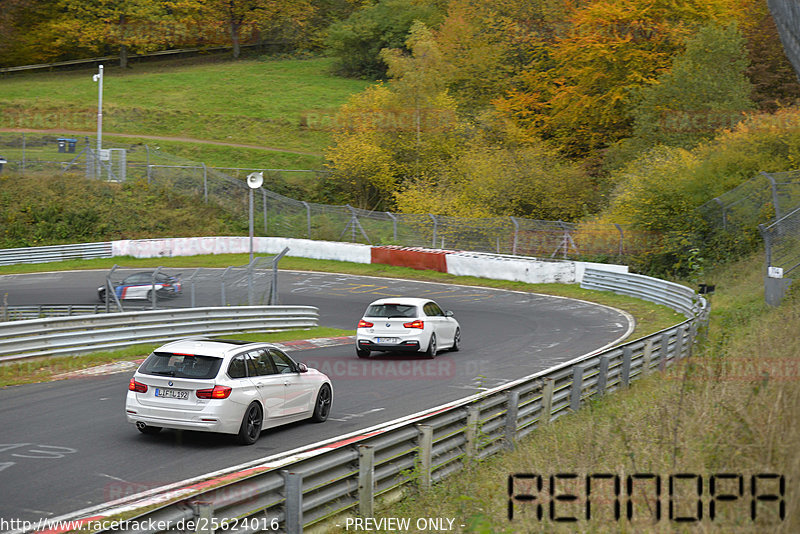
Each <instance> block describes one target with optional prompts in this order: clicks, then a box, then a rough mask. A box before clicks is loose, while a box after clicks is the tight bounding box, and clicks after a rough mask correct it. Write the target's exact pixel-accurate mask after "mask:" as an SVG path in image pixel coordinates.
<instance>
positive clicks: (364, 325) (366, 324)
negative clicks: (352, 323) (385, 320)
mask: <svg viewBox="0 0 800 534" xmlns="http://www.w3.org/2000/svg"><path fill="white" fill-rule="evenodd" d="M373 326H375V325H374V324H373V323H370V322H367V321H365V320H364V319H361V320H360V321H358V327H359V328H372V327H373Z"/></svg>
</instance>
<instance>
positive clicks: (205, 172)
mask: <svg viewBox="0 0 800 534" xmlns="http://www.w3.org/2000/svg"><path fill="white" fill-rule="evenodd" d="M201 165H202V166H203V200H205V203H206V204H208V169H206V164H205V163H201Z"/></svg>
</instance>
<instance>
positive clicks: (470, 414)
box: [464, 406, 481, 460]
mask: <svg viewBox="0 0 800 534" xmlns="http://www.w3.org/2000/svg"><path fill="white" fill-rule="evenodd" d="M480 413H481V412H480V410H478V409H477V408H476V407H474V406H470V407H469V408H467V428H466V429H465V433H466V436H465V439H466V442H467V443H466V445H465V446H464V448H465V450H464V453H465V454H466V456H467V458H469V459H470V460H471V459H473V458H475V454H476V453H477V452H478V443H477V441H478V418H479V417H480Z"/></svg>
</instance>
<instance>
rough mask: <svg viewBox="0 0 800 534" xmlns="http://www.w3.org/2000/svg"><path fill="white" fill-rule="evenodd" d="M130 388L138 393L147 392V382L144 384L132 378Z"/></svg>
mask: <svg viewBox="0 0 800 534" xmlns="http://www.w3.org/2000/svg"><path fill="white" fill-rule="evenodd" d="M128 389H129V390H131V391H135V392H136V393H147V384H142V383H141V382H137V381H136V380H134V379H133V378H131V381H130V383H129V384H128Z"/></svg>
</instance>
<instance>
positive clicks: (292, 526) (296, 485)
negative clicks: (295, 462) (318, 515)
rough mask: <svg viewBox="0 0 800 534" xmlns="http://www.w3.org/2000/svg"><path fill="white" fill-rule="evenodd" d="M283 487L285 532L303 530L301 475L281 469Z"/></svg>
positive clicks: (293, 533) (297, 532)
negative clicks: (284, 493)
mask: <svg viewBox="0 0 800 534" xmlns="http://www.w3.org/2000/svg"><path fill="white" fill-rule="evenodd" d="M283 480H284V482H283V488H284V491H285V492H286V495H285V499H286V501H285V506H284V516H285V517H286V524H285V527H286V534H302V532H303V475H301V474H299V473H292V472H291V471H283Z"/></svg>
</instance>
